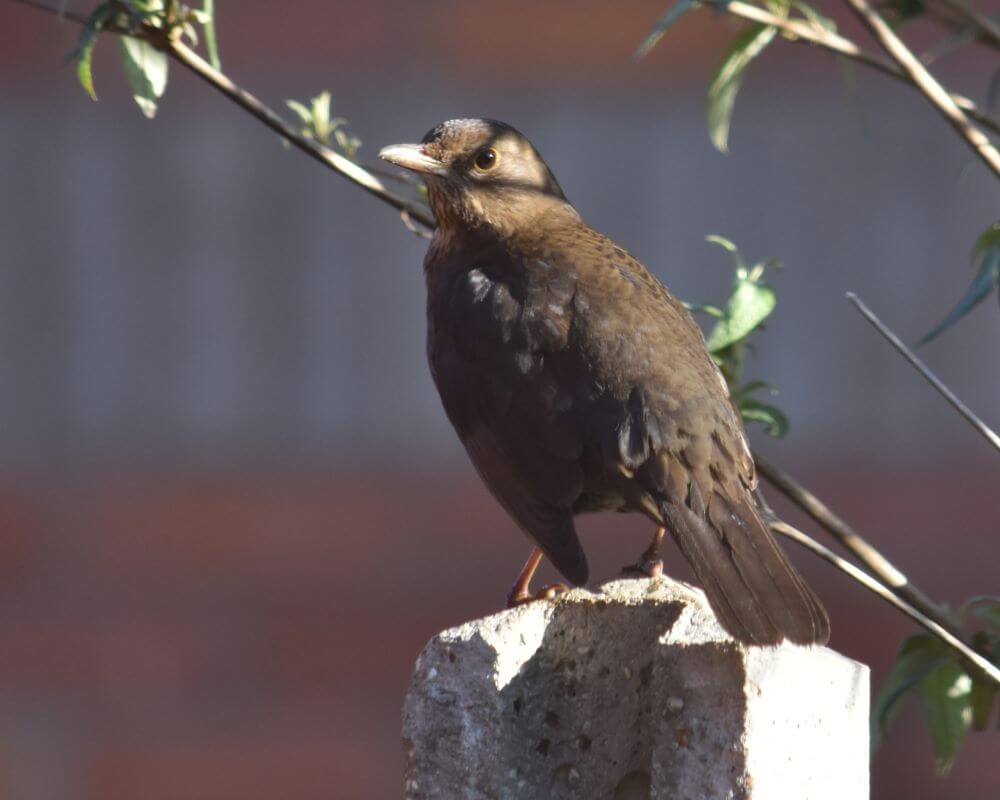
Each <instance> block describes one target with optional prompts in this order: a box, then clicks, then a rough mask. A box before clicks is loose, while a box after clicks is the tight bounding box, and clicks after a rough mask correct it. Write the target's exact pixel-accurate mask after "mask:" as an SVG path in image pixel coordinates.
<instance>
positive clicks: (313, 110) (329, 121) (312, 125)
mask: <svg viewBox="0 0 1000 800" xmlns="http://www.w3.org/2000/svg"><path fill="white" fill-rule="evenodd" d="M285 102H286V103H287V104H288V107H289V108H290V109H291V110H292V111H294V112H295V115H296V116H297V117H298V118H299V122H300V123H301V125H302V127H301V128H300V133H301V134H302V135H303V136H308V137H309V138H310V139H313V140H315V141H317V142H319V143H320V144H324V145H326V146H327V147H336V148H338V149H340V150H341V151H343V153H344V154H345V155H346V156H347V157H348V158H354V157H355V156H356V155H357V153H358V149H359V148H360V147H361V139H359V138H358V137H357V136H355V135H354V134H353V133H351V131H350V128H349V123H348V121H347V120H346V119H344V118H343V117H331V116H330V114H331V112H332V110H333V105H332V102H331V99H330V93H329V92H320V93H319V94H318V95H316V96H315V97H314V98H312V100H310V101H309V105H306V104H305V103H300V102H299V101H298V100H286V101H285Z"/></svg>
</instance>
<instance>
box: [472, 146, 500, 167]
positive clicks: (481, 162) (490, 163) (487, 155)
mask: <svg viewBox="0 0 1000 800" xmlns="http://www.w3.org/2000/svg"><path fill="white" fill-rule="evenodd" d="M499 162H500V154H499V153H498V152H497V151H496V150H495V149H494V148H492V147H484V148H483V149H482V150H480V151H479V152H478V153H476V157H475V158H474V159H473V161H472V163H473V164H475V166H476V169H478V170H479V171H480V172H489V171H490V170H491V169H493V168H494V167H495V166H496V165H497V164H498V163H499Z"/></svg>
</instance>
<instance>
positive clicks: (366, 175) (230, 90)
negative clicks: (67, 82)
mask: <svg viewBox="0 0 1000 800" xmlns="http://www.w3.org/2000/svg"><path fill="white" fill-rule="evenodd" d="M14 2H16V3H21V4H23V5H27V6H31V7H32V8H37V9H40V10H42V11H47V12H49V13H50V14H55V15H57V16H60V17H63V18H65V19H69V20H72V21H73V22H77V23H80V24H84V23H85V22H86V19H85V18H84V17H81V16H80V15H79V14H75V13H73V12H71V11H64V12H61V11H60V10H59V9H58V8H53V7H51V6H49V5H46V4H45V3H42V2H38V1H37V0H14ZM106 30H108V32H109V33H115V34H118V35H124V34H126V33H127V34H128V35H131V36H138V37H142V38H144V39H145V40H146V41H148V42H149V43H150V44H152V45H153V46H154V47H157V48H159V49H160V50H163V51H164V52H165V53H166V54H167V55H168V56H170V57H171V58H173V59H174V60H175V61H177V62H178V63H179V64H181V65H182V66H184V67H185V68H186V69H188V70H190V71H191V72H193V73H194V74H195V75H197V76H198V77H199V78H201V79H202V80H203V81H205V82H206V83H207V84H208V85H209V86H211V87H212V88H213V89H215V90H216V91H218V92H220V93H221V94H223V95H225V96H226V97H228V98H229V99H230V100H232V101H233V102H234V103H236V105H238V106H240V107H241V108H242V109H243V110H245V111H247V112H249V113H250V114H251V115H252V116H254V117H256V118H257V119H258V120H260V121H261V122H263V123H264V124H265V125H266V126H267V127H268V128H270V129H271V130H273V131H274V132H275V133H277V134H278V135H279V136H281V137H282V138H283V139H285V140H286V141H288V142H289V143H290V144H292V145H294V146H295V147H297V148H298V149H299V150H301V151H302V152H303V153H305V154H306V155H308V156H311V157H312V158H314V159H315V160H316V161H318V162H319V163H320V164H322V165H323V166H325V167H328V168H329V169H332V170H333V171H334V172H336V173H337V174H338V175H342V176H343V177H345V178H347V179H348V180H349V181H351V182H352V183H354V184H356V185H358V186H360V187H361V188H362V189H364V190H365V191H366V192H368V193H369V194H373V195H375V197H377V198H379V199H380V200H382V201H383V202H385V203H388V204H389V205H390V206H392V207H393V208H395V209H398V210H399V211H405V212H406V214H407V215H408V216H409V218H410V219H412V220H415V221H417V222H419V223H421V224H422V225H425V226H427V227H429V228H433V227H434V217H433V215H432V214H431V213H430V211H429V210H428V209H427V208H426V207H423V206H422V205H420V204H417V203H414V202H411V201H409V200H407V199H406V198H404V197H400V196H399V195H397V194H395V193H394V192H392V191H391V190H390V189H389V188H387V187H386V185H385V184H384V183H383V182H382V181H381V180H379V179H378V178H377V177H376V176H375V175H373V174H372V173H371V172H369V171H368V170H366V169H365V168H364V167H362V166H360V165H359V164H357V163H355V162H354V161H352V160H351V159H349V158H347V157H346V156H342V155H341V154H340V153H338V152H336V151H334V150H331V149H330V148H329V147H324V146H323V145H322V144H320V143H319V142H317V141H315V140H314V139H310V138H309V137H307V136H304V135H303V134H301V133H299V132H298V131H296V130H295V129H293V128H291V127H290V126H289V125H288V124H286V123H285V121H284V120H283V119H282V118H281V117H279V116H278V115H277V114H276V113H275V112H274V111H272V110H271V109H270V108H268V107H267V106H266V105H265V104H264V103H262V102H261V101H260V100H258V99H257V98H256V97H254V96H253V95H252V94H250V92H248V91H246V90H245V89H241V88H240V87H239V86H237V85H236V84H235V83H233V81H231V80H230V79H229V78H228V77H227V76H226V75H224V74H223V73H222V72H220V71H219V70H217V69H215V67H213V66H212V65H211V64H209V63H208V62H207V61H205V59H203V58H202V57H201V56H199V55H198V54H197V53H196V52H194V50H192V49H191V48H189V47H188V46H187V45H185V44H184V43H183V42H181V41H179V40H175V39H172V38H170V37H169V36H168V35H167V34H166V32H165V31H163V30H161V29H159V28H155V27H153V26H152V25H145V24H144V25H141V26H139V27H138V28H136V29H135V30H131V31H125V30H122V29H119V28H113V29H106Z"/></svg>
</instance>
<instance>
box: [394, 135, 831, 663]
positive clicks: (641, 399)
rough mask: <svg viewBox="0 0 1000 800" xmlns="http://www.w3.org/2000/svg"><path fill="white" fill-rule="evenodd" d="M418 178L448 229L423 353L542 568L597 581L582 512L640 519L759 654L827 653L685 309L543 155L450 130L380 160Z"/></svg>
mask: <svg viewBox="0 0 1000 800" xmlns="http://www.w3.org/2000/svg"><path fill="white" fill-rule="evenodd" d="M379 155H380V156H381V157H382V158H384V159H386V160H387V161H390V162H392V163H393V164H397V165H399V166H401V167H405V168H406V169H409V170H413V171H414V172H417V173H419V174H420V175H421V177H422V178H423V179H424V181H425V182H426V184H427V190H428V198H429V200H430V204H431V208H432V209H433V211H434V216H435V217H436V219H437V223H438V227H437V230H436V231H435V233H434V237H433V239H432V240H431V244H430V248H429V250H428V251H427V256H426V258H425V259H424V271H425V273H426V279H427V322H428V331H427V355H428V359H429V361H430V367H431V373H432V374H433V376H434V382H435V384H436V385H437V388H438V392H439V393H440V395H441V401H442V402H443V404H444V408H445V411H446V412H447V414H448V418H449V419H450V420H451V423H452V425H453V426H454V427H455V430H456V432H457V433H458V436H459V438H460V439H461V440H462V443H463V444H464V445H465V449H466V451H467V452H468V454H469V457H470V458H471V459H472V463H473V464H474V465H475V467H476V469H477V470H478V472H479V474H480V476H481V477H482V479H483V481H484V482H485V483H486V485H487V486H488V487H489V489H490V491H491V492H492V493H493V495H494V496H495V497H496V499H497V500H498V501H499V502H500V504H501V505H502V506H503V507H504V508H505V509H506V510H507V512H508V513H509V514H510V516H511V517H513V519H514V520H515V522H517V524H518V525H519V526H520V527H521V528H522V529H523V530H524V532H525V533H527V534H528V536H529V537H531V539H532V540H533V541H534V542H535V544H536V545H537V548H536V550H534V551H533V553H532V556H531V557H530V558H529V559H528V562H527V563H526V564H525V567H524V569H523V570H522V573H521V575H520V576H519V578H518V581H517V582H516V583H515V586H514V588H513V589H512V591H511V595H510V597H509V599H510V601H511V602H512V603H517V602H523V601H525V600H527V599H531V598H532V595H531V594H530V592H529V590H528V586H529V581H530V580H531V576H532V574H533V573H534V571H535V568H536V567H537V565H538V562H539V560H540V558H541V554H542V553H544V554H545V556H546V557H547V558H548V559H549V560H550V561H551V562H552V563H553V564H554V565H555V567H556V569H558V570H559V572H560V573H562V575H563V576H565V578H566V579H567V580H568V581H570V582H571V583H573V584H577V585H579V584H583V583H585V582H586V581H587V578H588V567H587V559H586V556H585V555H584V553H583V549H582V547H581V546H580V541H579V539H578V538H577V534H576V530H575V528H574V524H573V519H574V516H575V515H576V514H581V513H584V512H590V511H622V512H629V511H634V512H640V513H643V514H645V515H646V516H647V517H649V518H650V519H651V520H652V521H653V522H654V523H655V524H656V525H657V533H656V536H655V537H654V539H653V542H652V544H651V545H650V547H649V549H648V550H647V551H646V552H645V553H644V554H643V557H642V559H641V561H640V565H641V567H642V568H643V569H644V570H645V571H646V572H648V573H650V574H657V573H658V570H659V569H660V568H661V564H660V562H659V549H660V542H661V540H662V538H663V535H664V530H665V529H666V530H669V531H670V533H671V535H672V536H673V538H674V539H675V541H676V542H677V544H678V545H679V547H680V550H681V552H682V553H683V554H684V556H685V557H686V558H687V559H688V561H690V562H691V566H692V567H693V569H694V573H695V575H696V576H697V578H698V580H699V581H700V582H701V584H702V586H703V587H704V590H705V594H706V595H707V596H708V600H709V602H710V603H711V605H712V608H713V610H714V611H715V614H716V616H717V617H718V618H719V621H720V622H721V623H722V625H723V627H725V629H726V630H727V631H728V632H729V633H730V634H732V635H733V636H734V637H735V638H736V639H739V640H740V641H743V642H749V643H755V644H773V643H776V642H780V641H781V640H783V639H786V638H787V639H790V640H791V641H793V642H799V643H803V644H806V643H812V642H825V641H826V640H827V639H828V637H829V632H830V624H829V620H828V618H827V615H826V612H825V610H824V609H823V606H822V605H821V604H820V602H819V600H818V599H817V598H816V596H815V595H814V594H813V592H812V591H811V590H810V589H809V587H808V586H807V585H806V584H805V582H804V581H803V580H802V578H801V577H800V576H799V575H798V573H797V572H796V571H795V569H794V568H793V567H792V566H791V564H790V563H789V562H788V559H787V558H786V557H785V554H784V553H783V552H782V551H781V549H780V548H779V547H778V545H777V544H776V542H775V541H774V539H773V537H772V536H771V534H770V532H769V531H768V529H767V527H766V526H765V524H764V523H763V522H762V521H761V512H760V510H759V509H758V507H757V504H756V502H755V500H754V494H753V492H754V489H755V487H756V482H757V479H756V476H755V470H754V464H753V460H752V458H751V456H750V450H749V448H748V446H747V440H746V433H745V431H744V429H743V423H742V420H741V418H740V415H739V413H738V412H737V411H736V410H735V408H734V406H733V403H732V402H731V400H730V397H729V392H728V389H727V387H726V382H725V380H724V379H723V377H722V375H721V373H720V372H719V370H718V369H717V368H716V366H715V364H714V362H713V361H712V358H711V356H710V355H709V353H708V350H707V348H706V347H705V339H704V336H703V335H702V332H701V329H700V328H699V327H698V325H697V324H696V323H695V321H694V320H693V319H692V317H691V315H690V314H689V313H688V312H687V311H686V310H685V308H684V306H683V305H681V303H680V302H679V301H678V300H677V299H676V298H675V297H674V296H673V295H672V294H670V292H669V291H667V289H666V288H665V287H664V286H663V285H662V284H661V283H660V282H659V281H658V280H656V278H654V277H653V276H652V275H651V274H650V273H649V272H648V271H647V270H646V268H645V267H643V265H642V264H640V263H639V262H638V261H637V260H636V259H634V258H633V257H632V256H631V255H629V254H628V253H627V252H625V250H623V249H622V248H621V247H618V246H617V245H616V244H615V243H614V242H612V241H611V240H610V239H608V238H606V237H604V236H602V235H601V234H599V233H597V232H596V231H594V230H593V229H591V228H589V227H588V226H587V225H586V224H584V222H583V221H582V220H581V219H580V215H579V214H578V213H577V212H576V210H575V209H574V208H573V206H571V205H570V204H569V202H568V201H567V200H566V197H565V195H564V194H563V192H562V189H560V188H559V184H558V183H557V182H556V179H555V177H554V176H553V174H552V172H551V171H550V170H549V168H548V167H547V166H546V165H545V162H544V161H543V160H542V158H541V156H539V154H538V152H537V151H536V150H535V148H534V147H532V145H531V143H530V142H528V140H527V139H526V138H525V137H524V136H522V135H521V134H520V133H518V132H517V131H516V130H514V129H513V128H511V127H510V126H508V125H505V124H503V123H500V122H495V121H492V120H483V119H465V120H452V121H451V122H445V123H443V124H441V125H438V126H437V127H436V128H434V129H433V130H432V131H430V133H428V134H427V135H426V136H425V137H424V138H423V141H422V142H421V143H420V144H406V145H394V146H392V147H386V148H384V149H383V150H382V151H381V153H380V154H379Z"/></svg>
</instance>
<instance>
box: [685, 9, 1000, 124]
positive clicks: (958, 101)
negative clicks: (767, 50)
mask: <svg viewBox="0 0 1000 800" xmlns="http://www.w3.org/2000/svg"><path fill="white" fill-rule="evenodd" d="M704 2H705V5H707V6H709V7H711V8H714V9H716V10H717V11H719V12H720V13H724V14H729V15H731V16H734V17H740V18H741V19H747V20H750V21H751V22H759V23H761V24H764V25H772V26H774V27H775V28H777V29H778V30H780V31H782V32H783V33H785V34H786V35H787V36H788V37H789V38H790V39H791V41H793V42H799V43H802V44H812V45H816V46H818V47H822V48H824V49H826V50H830V51H832V52H834V53H837V54H839V55H842V56H847V57H848V58H850V59H851V60H853V61H857V62H859V63H861V64H864V65H865V66H867V67H870V68H872V69H874V70H877V71H878V72H881V73H882V74H883V75H888V76H889V77H891V78H895V79H896V80H899V81H902V82H903V83H906V84H908V85H910V86H916V85H917V84H916V82H915V81H914V80H913V79H912V78H911V77H910V76H909V75H908V74H907V73H906V72H904V71H903V70H902V69H900V68H899V67H898V66H896V64H894V63H893V62H891V61H887V60H886V59H884V58H881V57H880V56H877V55H874V54H872V53H868V52H866V51H864V50H862V49H861V48H860V47H858V45H856V44H855V43H854V42H852V41H851V40H850V39H847V38H846V37H844V36H841V35H840V34H839V33H835V32H833V31H829V30H827V29H826V28H823V27H821V26H819V25H814V24H813V23H811V22H809V21H808V20H804V19H787V18H785V17H779V16H778V15H777V14H772V13H771V12H770V11H767V10H765V9H763V8H760V7H758V6H755V5H751V4H750V3H744V2H741V0H732V2H729V3H726V2H722V0H704ZM950 97H951V100H952V102H953V103H954V104H955V105H957V106H958V107H959V108H961V109H962V110H964V111H965V113H966V114H968V115H969V116H970V117H971V118H972V119H974V120H976V121H977V122H978V123H979V124H980V125H983V126H984V127H986V128H989V129H990V130H991V131H993V132H994V133H997V134H1000V122H998V121H997V120H995V119H993V118H992V117H990V116H989V115H988V114H986V113H985V112H983V111H981V110H980V109H979V107H978V106H977V105H976V104H975V103H973V102H972V101H971V100H969V99H968V98H967V97H962V96H961V95H958V94H952V95H950Z"/></svg>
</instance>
